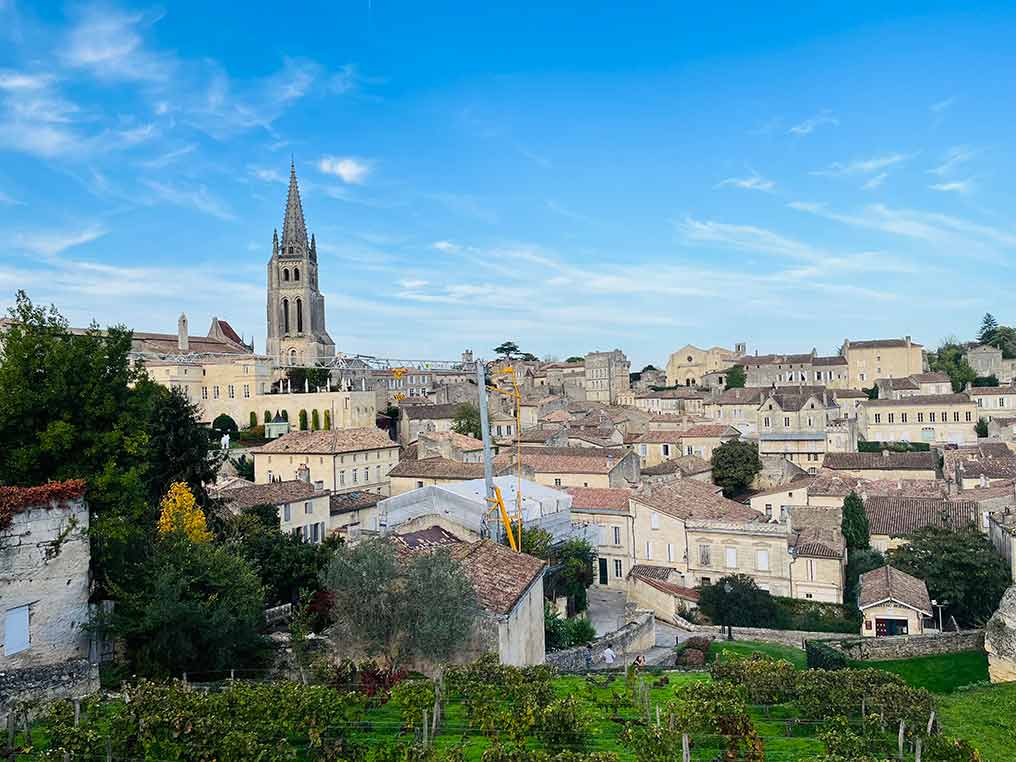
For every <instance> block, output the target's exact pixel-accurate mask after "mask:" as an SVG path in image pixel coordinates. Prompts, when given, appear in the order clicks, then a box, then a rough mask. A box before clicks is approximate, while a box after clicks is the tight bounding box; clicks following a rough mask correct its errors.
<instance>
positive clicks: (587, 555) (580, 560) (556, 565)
mask: <svg viewBox="0 0 1016 762" xmlns="http://www.w3.org/2000/svg"><path fill="white" fill-rule="evenodd" d="M525 536H526V533H525V531H523V533H522V541H523V542H525ZM548 560H549V561H550V564H551V567H552V569H553V571H552V572H551V574H550V575H549V576H548V578H547V579H546V581H545V583H544V584H545V589H546V590H547V591H549V593H550V595H551V596H552V597H555V598H556V597H559V596H562V595H563V596H567V598H568V611H569V614H575V613H577V612H580V611H585V610H586V608H588V599H587V596H586V591H587V589H588V588H589V586H590V585H591V584H593V577H594V572H593V568H594V565H595V564H596V548H594V547H593V546H592V545H590V544H589V543H588V542H586V541H585V540H582V539H571V540H567V541H565V542H563V543H561V544H560V545H558V546H556V547H553V548H551V550H550V558H549V559H548Z"/></svg>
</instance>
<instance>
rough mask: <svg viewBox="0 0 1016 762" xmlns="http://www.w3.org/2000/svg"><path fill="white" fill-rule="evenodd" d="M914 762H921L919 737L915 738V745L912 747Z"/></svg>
mask: <svg viewBox="0 0 1016 762" xmlns="http://www.w3.org/2000/svg"><path fill="white" fill-rule="evenodd" d="M914 762H921V737H920V736H918V737H917V745H916V746H915V747H914Z"/></svg>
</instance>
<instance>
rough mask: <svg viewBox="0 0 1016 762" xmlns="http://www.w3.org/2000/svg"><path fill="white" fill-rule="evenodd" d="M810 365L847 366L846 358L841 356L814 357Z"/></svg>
mask: <svg viewBox="0 0 1016 762" xmlns="http://www.w3.org/2000/svg"><path fill="white" fill-rule="evenodd" d="M811 364H812V365H823V366H826V365H847V364H848V363H847V358H846V357H843V356H842V355H832V356H831V357H816V358H815V359H814V360H813V361H812V363H811Z"/></svg>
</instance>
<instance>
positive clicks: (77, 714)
mask: <svg viewBox="0 0 1016 762" xmlns="http://www.w3.org/2000/svg"><path fill="white" fill-rule="evenodd" d="M79 724H81V700H80V699H74V727H77V726H78V725H79Z"/></svg>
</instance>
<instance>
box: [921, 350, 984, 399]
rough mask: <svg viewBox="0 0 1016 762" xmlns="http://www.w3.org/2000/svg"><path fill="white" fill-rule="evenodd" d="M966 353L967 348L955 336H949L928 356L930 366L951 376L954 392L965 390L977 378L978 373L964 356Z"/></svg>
mask: <svg viewBox="0 0 1016 762" xmlns="http://www.w3.org/2000/svg"><path fill="white" fill-rule="evenodd" d="M965 353H966V349H965V348H964V347H963V345H961V344H960V343H959V342H958V341H957V340H956V339H955V338H947V339H945V340H943V341H942V344H941V345H940V346H939V348H938V349H937V350H935V352H934V354H932V355H930V356H929V357H928V366H929V368H931V370H933V371H937V372H939V373H945V374H946V375H947V376H949V380H950V381H952V387H953V391H954V392H961V391H963V389H964V388H965V387H966V385H967V384H972V383H973V382H974V379H975V378H977V373H976V372H975V371H974V369H973V368H971V367H970V365H969V364H968V363H967V361H966V360H965V359H964V357H963V355H964V354H965Z"/></svg>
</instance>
